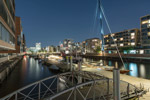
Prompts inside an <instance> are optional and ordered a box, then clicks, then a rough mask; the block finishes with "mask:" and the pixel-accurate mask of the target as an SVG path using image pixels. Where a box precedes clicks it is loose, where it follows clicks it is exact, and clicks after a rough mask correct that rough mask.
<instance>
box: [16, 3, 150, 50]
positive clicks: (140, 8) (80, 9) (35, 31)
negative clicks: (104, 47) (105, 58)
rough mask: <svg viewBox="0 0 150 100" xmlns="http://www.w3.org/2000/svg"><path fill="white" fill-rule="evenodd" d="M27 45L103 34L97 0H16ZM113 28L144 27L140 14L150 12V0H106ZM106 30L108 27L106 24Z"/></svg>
mask: <svg viewBox="0 0 150 100" xmlns="http://www.w3.org/2000/svg"><path fill="white" fill-rule="evenodd" d="M15 2H16V16H20V17H21V19H22V27H23V32H24V34H25V36H26V43H27V46H28V47H30V46H34V45H35V43H36V42H41V43H42V47H45V46H49V45H59V42H60V41H63V40H64V39H66V38H72V39H73V40H74V41H75V42H78V41H79V42H81V41H84V40H85V39H87V38H93V37H100V35H99V34H98V32H96V31H93V30H94V28H93V27H94V25H93V23H94V18H95V17H94V16H95V10H96V3H97V0H15ZM102 3H103V7H104V9H105V14H106V16H107V19H108V21H109V23H110V27H111V29H112V32H119V31H122V30H125V29H132V28H140V17H141V16H145V15H148V14H150V0H102ZM104 32H105V34H108V33H109V32H108V29H107V27H106V25H105V24H104Z"/></svg>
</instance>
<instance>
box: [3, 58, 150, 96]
mask: <svg viewBox="0 0 150 100" xmlns="http://www.w3.org/2000/svg"><path fill="white" fill-rule="evenodd" d="M84 60H85V61H90V62H91V61H94V62H102V63H103V64H104V65H109V66H115V65H116V63H117V64H118V66H119V67H120V68H122V67H123V65H122V63H121V62H120V61H111V60H100V59H84ZM125 67H126V69H129V70H132V71H130V72H129V73H128V75H130V76H134V77H141V78H145V79H150V73H149V72H150V63H134V62H126V63H125ZM55 74H56V73H53V72H52V71H50V70H49V69H48V67H47V66H43V65H41V64H39V63H38V60H34V58H29V57H26V56H24V58H23V60H22V61H21V62H19V63H18V64H17V66H16V68H15V69H14V70H13V72H12V73H11V74H10V75H9V77H8V78H7V79H6V80H5V81H4V82H3V83H2V84H1V85H0V98H1V97H3V96H5V95H7V94H9V93H12V92H13V91H15V90H17V89H19V88H21V87H24V86H26V85H28V84H30V83H33V82H35V81H38V80H40V79H43V78H45V77H49V76H52V75H55Z"/></svg>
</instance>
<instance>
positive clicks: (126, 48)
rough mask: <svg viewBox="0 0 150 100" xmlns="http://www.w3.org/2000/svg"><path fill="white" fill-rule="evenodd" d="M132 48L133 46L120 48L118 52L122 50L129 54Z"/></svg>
mask: <svg viewBox="0 0 150 100" xmlns="http://www.w3.org/2000/svg"><path fill="white" fill-rule="evenodd" d="M133 49H134V47H133V46H129V47H120V48H119V50H120V52H123V51H124V50H126V51H127V53H129V51H130V50H133Z"/></svg>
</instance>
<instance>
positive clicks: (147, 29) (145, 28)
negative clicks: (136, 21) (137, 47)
mask: <svg viewBox="0 0 150 100" xmlns="http://www.w3.org/2000/svg"><path fill="white" fill-rule="evenodd" d="M141 46H143V47H145V46H146V47H150V15H147V16H143V17H141Z"/></svg>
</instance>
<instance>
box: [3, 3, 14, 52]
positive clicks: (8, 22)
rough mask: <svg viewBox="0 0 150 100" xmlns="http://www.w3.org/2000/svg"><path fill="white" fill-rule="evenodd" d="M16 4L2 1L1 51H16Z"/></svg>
mask: <svg viewBox="0 0 150 100" xmlns="http://www.w3.org/2000/svg"><path fill="white" fill-rule="evenodd" d="M15 29H16V27H15V2H14V0H0V51H5V50H15Z"/></svg>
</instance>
